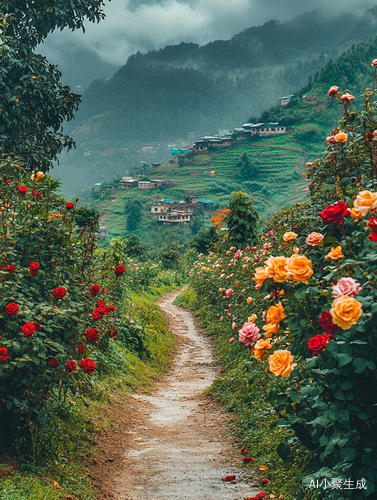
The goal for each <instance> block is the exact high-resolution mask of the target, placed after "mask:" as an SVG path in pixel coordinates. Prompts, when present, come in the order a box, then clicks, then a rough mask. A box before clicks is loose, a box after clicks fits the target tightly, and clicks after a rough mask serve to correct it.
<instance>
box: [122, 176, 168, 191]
mask: <svg viewBox="0 0 377 500" xmlns="http://www.w3.org/2000/svg"><path fill="white" fill-rule="evenodd" d="M169 184H171V182H170V181H169V180H168V179H151V180H150V181H141V180H139V179H133V178H132V177H123V179H121V180H120V181H119V184H118V185H119V189H131V188H133V187H136V186H137V188H138V189H143V190H144V189H145V190H148V189H155V188H158V187H163V186H167V185H169Z"/></svg>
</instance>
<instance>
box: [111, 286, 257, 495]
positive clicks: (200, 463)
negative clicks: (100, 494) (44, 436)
mask: <svg viewBox="0 0 377 500" xmlns="http://www.w3.org/2000/svg"><path fill="white" fill-rule="evenodd" d="M179 293H180V291H178V292H173V293H171V294H169V295H166V296H164V297H163V298H162V299H161V300H160V302H159V306H160V308H161V309H162V311H163V312H164V313H165V315H166V316H167V318H168V320H169V328H170V330H171V331H172V332H173V333H174V334H175V336H176V339H177V342H178V349H177V352H176V354H175V356H174V359H173V364H172V367H171V369H170V370H169V372H168V373H167V374H166V375H165V377H164V378H163V379H162V381H160V382H158V383H157V384H156V386H155V389H154V391H153V392H152V394H151V395H150V396H145V395H139V394H133V395H132V400H131V402H132V408H133V411H134V412H135V411H136V412H137V415H138V417H137V419H136V420H135V419H134V420H133V422H132V423H130V426H129V427H128V431H127V434H128V436H127V438H128V439H127V447H126V449H125V451H124V455H123V456H124V464H123V467H122V468H121V470H120V473H119V474H118V476H117V478H116V479H115V481H114V486H113V492H114V496H115V498H116V499H117V500H152V499H153V500H180V499H197V500H207V499H208V500H214V499H216V500H236V499H238V500H243V499H244V498H246V497H250V496H253V495H255V494H256V493H257V492H258V491H260V490H255V489H254V488H252V487H251V483H252V482H253V472H252V471H250V470H247V469H246V468H238V467H237V465H238V464H240V455H239V449H238V448H239V446H238V445H237V449H236V448H235V445H234V440H233V439H232V437H231V435H230V434H229V430H228V427H227V422H228V421H229V420H230V417H229V415H228V414H227V413H226V412H225V411H224V409H223V408H222V406H221V405H220V404H219V403H217V402H215V401H213V400H212V399H211V398H207V397H206V396H205V395H204V391H205V389H206V388H207V387H209V386H210V385H211V384H212V382H213V380H214V379H215V377H216V375H217V372H216V369H215V367H214V366H213V355H212V346H211V343H210V341H209V339H208V338H207V337H206V335H205V334H204V332H201V331H200V330H199V329H198V328H197V327H196V326H195V324H194V320H193V317H192V315H191V313H190V312H189V311H186V310H184V309H182V308H180V307H178V306H175V305H173V301H174V299H175V298H176V297H177V295H178V294H179ZM227 475H236V477H237V479H236V481H234V482H223V481H221V478H223V477H225V476H227Z"/></svg>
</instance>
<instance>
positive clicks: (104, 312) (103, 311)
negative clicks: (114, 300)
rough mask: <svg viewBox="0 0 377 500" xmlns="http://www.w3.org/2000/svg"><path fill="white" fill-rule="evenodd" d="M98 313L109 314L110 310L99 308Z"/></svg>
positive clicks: (103, 307)
mask: <svg viewBox="0 0 377 500" xmlns="http://www.w3.org/2000/svg"><path fill="white" fill-rule="evenodd" d="M96 311H97V312H99V313H100V314H109V310H108V308H107V307H106V306H101V307H97V308H96Z"/></svg>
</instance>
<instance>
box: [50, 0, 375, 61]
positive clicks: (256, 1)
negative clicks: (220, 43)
mask: <svg viewBox="0 0 377 500" xmlns="http://www.w3.org/2000/svg"><path fill="white" fill-rule="evenodd" d="M323 2H324V0H112V1H111V2H110V3H106V6H105V9H104V10H105V13H106V19H105V20H104V21H102V22H101V23H99V24H95V25H93V24H90V23H87V24H86V33H85V34H82V33H81V32H74V33H71V32H69V31H67V30H65V31H63V32H56V33H53V34H52V35H51V44H52V43H54V44H55V45H56V43H60V42H64V41H68V37H69V38H71V40H72V39H74V40H75V43H77V44H78V45H80V44H83V45H85V46H87V47H90V48H91V49H93V50H94V51H95V52H96V53H97V54H98V55H100V56H101V57H102V58H103V59H105V60H107V61H109V62H111V63H115V64H119V65H122V64H125V62H126V61H127V58H128V56H129V55H131V54H132V53H135V52H136V51H138V50H140V51H141V52H145V51H147V50H151V49H156V48H160V47H164V46H165V45H169V44H175V43H179V42H181V41H191V42H197V43H199V44H204V43H207V42H209V41H211V40H216V39H227V38H230V37H231V36H232V35H234V34H236V33H238V32H239V31H241V30H243V29H245V28H249V27H250V26H258V25H260V24H263V23H265V22H267V21H269V20H270V19H277V20H280V21H285V20H287V19H292V18H293V17H295V16H297V15H299V14H302V13H304V12H307V11H310V10H313V9H315V8H321V10H322V11H323V12H324V13H326V14H327V15H329V16H331V15H336V14H337V13H339V12H352V13H354V14H357V15H361V14H362V13H364V12H365V10H366V9H367V8H368V7H370V6H372V5H376V4H377V0H357V1H355V0H332V1H331V2H328V1H326V3H325V6H323ZM51 44H50V45H51ZM46 46H47V47H48V46H49V40H47V42H46ZM42 52H43V50H42Z"/></svg>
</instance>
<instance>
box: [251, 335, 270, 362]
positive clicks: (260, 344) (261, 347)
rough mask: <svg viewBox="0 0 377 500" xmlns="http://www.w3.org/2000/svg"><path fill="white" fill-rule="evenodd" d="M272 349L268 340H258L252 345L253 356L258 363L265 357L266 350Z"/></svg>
mask: <svg viewBox="0 0 377 500" xmlns="http://www.w3.org/2000/svg"><path fill="white" fill-rule="evenodd" d="M268 349H272V345H271V344H270V339H259V340H258V341H257V342H256V344H255V345H254V356H255V359H257V360H258V361H259V360H260V359H263V358H265V357H266V356H267V350H268Z"/></svg>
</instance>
